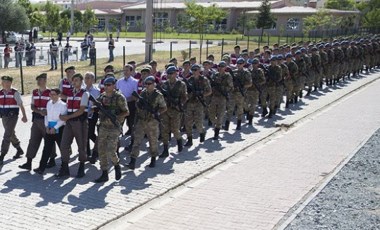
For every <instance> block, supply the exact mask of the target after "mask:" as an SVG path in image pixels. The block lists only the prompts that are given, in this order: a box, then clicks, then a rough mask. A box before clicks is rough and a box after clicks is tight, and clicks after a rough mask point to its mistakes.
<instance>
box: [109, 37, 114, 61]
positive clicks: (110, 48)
mask: <svg viewBox="0 0 380 230" xmlns="http://www.w3.org/2000/svg"><path fill="white" fill-rule="evenodd" d="M114 49H115V40H114V39H113V38H112V34H110V38H109V41H108V50H109V58H108V62H113V60H114V56H113V50H114Z"/></svg>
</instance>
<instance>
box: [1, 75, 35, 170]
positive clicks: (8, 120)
mask: <svg viewBox="0 0 380 230" xmlns="http://www.w3.org/2000/svg"><path fill="white" fill-rule="evenodd" d="M12 81H13V78H12V77H10V76H2V77H1V86H2V89H1V90H0V117H1V121H2V122H3V127H4V136H3V141H2V143H1V148H0V152H1V153H0V165H2V164H3V161H4V157H5V155H6V154H7V153H8V150H9V145H10V143H12V145H13V147H15V148H16V149H17V152H16V155H15V156H13V159H18V158H20V156H21V155H23V154H24V151H23V150H22V149H21V146H20V141H19V140H18V139H17V137H16V132H15V128H16V124H17V121H18V114H19V110H20V109H21V113H22V118H21V120H22V122H24V123H26V122H27V121H28V119H27V117H26V113H25V108H24V106H23V103H22V99H21V95H20V93H19V92H18V91H17V90H16V89H14V88H12Z"/></svg>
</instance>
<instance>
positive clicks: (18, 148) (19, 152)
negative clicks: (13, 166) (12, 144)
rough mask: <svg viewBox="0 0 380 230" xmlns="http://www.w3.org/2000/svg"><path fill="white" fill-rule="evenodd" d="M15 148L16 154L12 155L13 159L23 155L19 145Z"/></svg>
mask: <svg viewBox="0 0 380 230" xmlns="http://www.w3.org/2000/svg"><path fill="white" fill-rule="evenodd" d="M16 149H17V152H16V155H14V156H13V159H18V158H20V157H21V156H22V155H24V151H23V150H22V148H21V147H20V146H17V147H16Z"/></svg>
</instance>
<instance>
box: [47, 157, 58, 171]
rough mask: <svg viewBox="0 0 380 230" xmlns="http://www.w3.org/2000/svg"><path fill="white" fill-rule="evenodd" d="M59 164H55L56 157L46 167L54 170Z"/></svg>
mask: <svg viewBox="0 0 380 230" xmlns="http://www.w3.org/2000/svg"><path fill="white" fill-rule="evenodd" d="M56 165H57V164H56V163H55V158H54V157H51V158H50V159H49V161H48V163H47V165H46V168H47V169H50V168H53V167H54V166H56Z"/></svg>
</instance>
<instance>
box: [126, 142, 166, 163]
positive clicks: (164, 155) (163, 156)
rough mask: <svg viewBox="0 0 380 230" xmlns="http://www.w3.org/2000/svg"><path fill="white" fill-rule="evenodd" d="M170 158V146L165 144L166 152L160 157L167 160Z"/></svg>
mask: <svg viewBox="0 0 380 230" xmlns="http://www.w3.org/2000/svg"><path fill="white" fill-rule="evenodd" d="M168 156H169V145H168V144H164V151H162V153H161V155H160V156H159V157H160V158H165V157H168ZM131 160H132V159H131Z"/></svg>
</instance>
